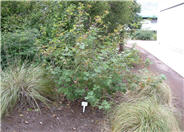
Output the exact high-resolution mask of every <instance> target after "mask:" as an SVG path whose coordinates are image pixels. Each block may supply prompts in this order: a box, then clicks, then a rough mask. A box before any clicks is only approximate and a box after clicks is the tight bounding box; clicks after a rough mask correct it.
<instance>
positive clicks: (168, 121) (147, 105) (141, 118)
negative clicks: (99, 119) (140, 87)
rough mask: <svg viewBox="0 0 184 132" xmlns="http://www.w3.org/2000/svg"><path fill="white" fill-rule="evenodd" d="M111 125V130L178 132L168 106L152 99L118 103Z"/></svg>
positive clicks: (125, 131) (116, 131)
mask: <svg viewBox="0 0 184 132" xmlns="http://www.w3.org/2000/svg"><path fill="white" fill-rule="evenodd" d="M111 125H112V132H179V127H178V124H177V121H176V119H175V117H174V115H173V113H172V111H171V110H170V108H168V107H166V106H162V105H159V104H157V103H156V101H154V99H147V100H144V101H138V102H134V103H130V102H129V103H122V104H120V105H119V106H117V107H116V108H115V109H114V113H113V114H112V118H111Z"/></svg>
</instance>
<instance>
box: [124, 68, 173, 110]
mask: <svg viewBox="0 0 184 132" xmlns="http://www.w3.org/2000/svg"><path fill="white" fill-rule="evenodd" d="M136 76H137V78H132V81H133V82H136V85H135V88H134V89H133V90H130V92H128V93H127V97H128V98H129V100H132V101H136V100H144V99H146V98H150V97H153V98H155V99H156V100H157V102H158V103H159V104H164V105H165V104H167V105H169V106H170V105H171V90H170V88H169V87H168V86H167V84H166V83H165V82H164V80H165V79H166V78H165V76H164V75H160V76H157V75H154V74H153V73H151V72H148V71H146V70H142V71H139V72H138V73H137V75H136Z"/></svg>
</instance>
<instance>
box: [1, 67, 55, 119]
mask: <svg viewBox="0 0 184 132" xmlns="http://www.w3.org/2000/svg"><path fill="white" fill-rule="evenodd" d="M1 77H2V80H1V116H2V115H4V114H5V113H7V112H8V111H10V110H12V109H13V108H14V106H15V105H16V104H19V105H20V104H25V103H28V104H30V105H33V106H36V107H38V108H39V106H38V102H37V101H41V102H42V103H45V104H47V103H48V101H49V100H48V99H47V98H46V97H47V96H49V94H52V90H53V87H52V83H51V81H50V80H49V79H48V78H46V77H45V76H44V71H43V70H42V69H41V67H39V66H37V67H35V66H29V67H28V66H26V65H24V64H23V65H22V66H11V67H8V68H7V69H6V70H5V71H2V72H1Z"/></svg>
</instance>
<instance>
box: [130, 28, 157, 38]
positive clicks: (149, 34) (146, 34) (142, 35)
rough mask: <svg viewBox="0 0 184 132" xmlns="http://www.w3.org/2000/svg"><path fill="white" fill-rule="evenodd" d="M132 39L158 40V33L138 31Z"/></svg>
mask: <svg viewBox="0 0 184 132" xmlns="http://www.w3.org/2000/svg"><path fill="white" fill-rule="evenodd" d="M132 38H133V39H135V40H156V32H155V31H151V30H137V31H136V32H135V33H134V34H133V36H132Z"/></svg>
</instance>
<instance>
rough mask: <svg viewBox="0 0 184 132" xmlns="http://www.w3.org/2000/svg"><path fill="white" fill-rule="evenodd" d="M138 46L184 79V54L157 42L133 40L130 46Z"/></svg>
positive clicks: (129, 42)
mask: <svg viewBox="0 0 184 132" xmlns="http://www.w3.org/2000/svg"><path fill="white" fill-rule="evenodd" d="M133 43H135V44H137V45H138V46H139V47H141V48H143V49H145V50H146V51H148V52H149V53H151V54H152V55H154V56H155V57H156V58H158V59H159V60H161V61H162V62H164V63H165V64H166V65H168V66H169V67H170V68H171V69H173V70H174V71H176V72H177V73H178V74H180V75H181V76H182V77H184V52H181V51H179V50H176V49H173V48H170V47H169V46H168V47H166V46H162V45H160V44H158V42H157V41H142V40H131V41H128V44H133Z"/></svg>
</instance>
